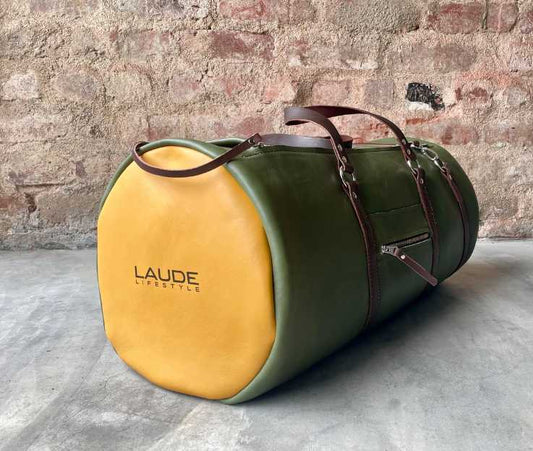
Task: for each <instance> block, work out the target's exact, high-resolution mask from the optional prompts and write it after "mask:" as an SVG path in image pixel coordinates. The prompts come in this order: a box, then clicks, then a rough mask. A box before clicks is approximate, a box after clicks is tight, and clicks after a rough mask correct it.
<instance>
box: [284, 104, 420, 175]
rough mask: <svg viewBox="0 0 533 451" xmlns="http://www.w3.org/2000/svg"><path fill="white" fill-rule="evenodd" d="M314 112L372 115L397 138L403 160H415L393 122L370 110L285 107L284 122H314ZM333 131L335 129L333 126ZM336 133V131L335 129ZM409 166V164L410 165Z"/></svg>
mask: <svg viewBox="0 0 533 451" xmlns="http://www.w3.org/2000/svg"><path fill="white" fill-rule="evenodd" d="M309 112H313V113H309ZM314 113H318V114H320V115H322V117H324V118H331V117H337V116H346V115H350V114H364V115H368V116H371V117H373V118H374V119H377V120H378V121H380V122H381V123H383V124H385V125H386V126H387V127H389V129H390V130H391V131H392V133H393V134H394V136H395V137H396V139H397V140H398V143H399V145H400V149H401V150H402V154H403V156H404V158H405V161H407V162H409V161H410V160H416V155H415V153H414V152H413V151H412V150H411V148H410V145H409V142H408V141H407V138H406V137H405V135H404V133H403V132H402V130H401V129H400V127H398V126H397V125H396V124H395V123H394V122H392V121H391V120H390V119H387V118H385V117H383V116H380V115H379V114H376V113H371V112H370V111H366V110H361V109H359V108H351V107H343V106H330V105H312V106H307V107H288V108H286V109H285V124H287V125H298V124H302V123H304V122H309V121H310V122H315V123H318V122H316V121H315V120H311V119H316V118H317V116H316V114H314ZM328 122H329V124H331V126H330V125H329V124H328V127H333V128H335V126H334V125H333V124H332V123H331V121H328ZM318 124H319V125H321V126H322V127H324V128H326V127H325V126H324V124H325V122H324V120H321V122H320V123H318ZM335 131H337V129H336V128H335ZM337 134H338V131H337ZM410 166H411V165H410Z"/></svg>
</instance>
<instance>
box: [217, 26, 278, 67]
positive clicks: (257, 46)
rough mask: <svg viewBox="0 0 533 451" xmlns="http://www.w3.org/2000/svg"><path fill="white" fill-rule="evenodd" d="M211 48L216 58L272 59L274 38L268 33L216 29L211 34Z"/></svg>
mask: <svg viewBox="0 0 533 451" xmlns="http://www.w3.org/2000/svg"><path fill="white" fill-rule="evenodd" d="M210 48H211V52H212V54H213V56H214V57H216V58H223V59H235V60H244V61H246V60H250V59H255V58H258V59H265V60H271V59H272V58H273V54H272V52H273V49H274V40H273V39H272V36H269V35H266V34H256V33H237V32H231V31H215V32H213V33H212V34H211V42H210Z"/></svg>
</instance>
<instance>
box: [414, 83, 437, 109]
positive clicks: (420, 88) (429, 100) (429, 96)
mask: <svg viewBox="0 0 533 451" xmlns="http://www.w3.org/2000/svg"><path fill="white" fill-rule="evenodd" d="M405 98H406V99H407V100H409V101H410V102H422V103H426V104H428V105H429V106H430V107H431V108H432V109H434V110H435V111H438V110H442V109H444V102H443V101H442V95H441V94H440V92H439V91H438V89H437V88H436V87H435V86H433V85H426V84H424V83H409V84H408V85H407V94H406V95H405Z"/></svg>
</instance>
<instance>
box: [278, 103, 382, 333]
mask: <svg viewBox="0 0 533 451" xmlns="http://www.w3.org/2000/svg"><path fill="white" fill-rule="evenodd" d="M305 122H312V123H314V124H317V125H319V126H321V127H322V128H324V129H325V130H326V131H327V132H328V134H329V137H330V140H331V144H332V147H333V150H334V153H335V157H336V158H337V167H338V169H339V176H340V179H341V182H342V187H343V189H344V192H345V193H346V195H347V196H348V199H349V200H350V203H351V205H352V208H353V210H354V212H355V215H356V217H357V221H358V222H359V227H360V229H361V233H362V237H363V244H364V247H365V257H366V262H367V265H366V268H367V278H368V291H369V302H368V311H367V315H366V318H365V323H364V326H363V327H365V328H366V327H367V326H369V325H370V324H371V323H372V322H373V321H374V319H375V317H376V313H377V311H378V309H379V301H380V297H381V293H380V287H379V275H378V264H377V247H376V246H377V244H376V239H375V235H374V229H373V228H372V225H371V223H370V219H369V218H368V215H367V213H366V211H365V209H364V207H363V204H362V203H361V200H360V198H359V189H358V184H357V179H356V177H355V173H354V168H353V166H352V165H351V163H350V161H349V159H348V155H347V153H346V151H345V149H344V147H343V146H342V143H341V135H340V133H339V132H338V131H337V128H336V127H335V126H334V125H333V123H332V122H331V121H330V120H329V119H328V118H327V117H326V116H324V115H322V114H321V113H320V112H318V111H315V109H314V108H313V107H311V108H303V107H291V108H287V109H286V110H285V124H286V125H298V124H303V123H305Z"/></svg>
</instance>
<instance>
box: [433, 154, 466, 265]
mask: <svg viewBox="0 0 533 451" xmlns="http://www.w3.org/2000/svg"><path fill="white" fill-rule="evenodd" d="M440 172H441V174H442V175H443V177H444V179H445V180H446V181H447V182H448V185H449V186H450V189H451V191H452V193H453V196H454V197H455V200H456V201H457V205H458V206H459V213H460V215H461V222H462V223H463V253H462V255H461V260H460V261H459V265H458V266H457V269H459V268H460V267H461V266H463V265H464V264H465V263H466V259H467V258H468V250H469V249H470V222H469V220H468V212H467V210H466V204H465V201H464V199H463V195H462V194H461V190H460V189H459V187H458V186H457V184H456V183H455V180H454V179H453V176H452V172H451V170H450V168H449V167H448V165H447V164H446V163H443V164H442V169H441V171H440Z"/></svg>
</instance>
